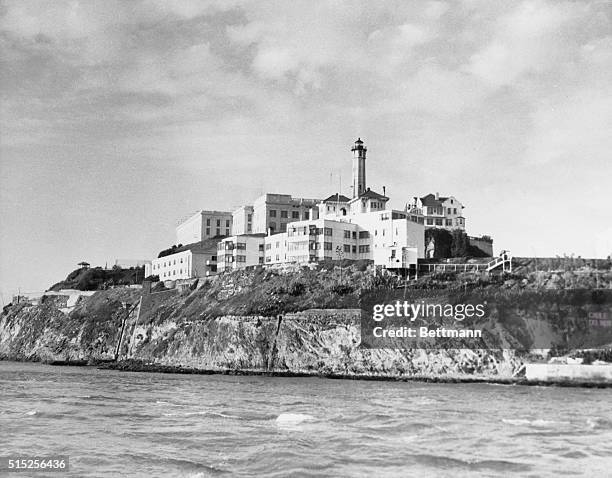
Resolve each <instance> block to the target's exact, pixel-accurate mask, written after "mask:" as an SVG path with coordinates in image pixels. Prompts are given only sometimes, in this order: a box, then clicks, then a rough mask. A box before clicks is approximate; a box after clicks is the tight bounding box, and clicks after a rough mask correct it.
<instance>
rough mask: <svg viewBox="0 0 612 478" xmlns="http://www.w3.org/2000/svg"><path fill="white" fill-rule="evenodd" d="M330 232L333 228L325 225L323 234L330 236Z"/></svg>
mask: <svg viewBox="0 0 612 478" xmlns="http://www.w3.org/2000/svg"><path fill="white" fill-rule="evenodd" d="M332 232H333V230H332V228H331V227H326V228H325V235H326V236H331V235H332Z"/></svg>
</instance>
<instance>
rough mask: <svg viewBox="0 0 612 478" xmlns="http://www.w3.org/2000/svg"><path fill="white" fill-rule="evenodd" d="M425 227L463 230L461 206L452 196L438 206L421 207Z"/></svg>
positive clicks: (463, 221) (463, 220)
mask: <svg viewBox="0 0 612 478" xmlns="http://www.w3.org/2000/svg"><path fill="white" fill-rule="evenodd" d="M422 209H423V215H424V216H425V227H439V228H444V229H465V218H464V217H463V209H464V207H463V205H462V204H461V203H460V202H459V201H458V200H457V198H455V197H454V196H450V197H448V198H447V199H446V200H445V201H444V202H443V203H442V204H441V205H440V206H423V208H422Z"/></svg>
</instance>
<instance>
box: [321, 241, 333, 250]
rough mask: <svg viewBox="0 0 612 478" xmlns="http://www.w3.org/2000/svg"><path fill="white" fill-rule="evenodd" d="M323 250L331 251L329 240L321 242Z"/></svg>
mask: <svg viewBox="0 0 612 478" xmlns="http://www.w3.org/2000/svg"><path fill="white" fill-rule="evenodd" d="M323 250H325V251H331V250H332V243H331V242H325V243H323Z"/></svg>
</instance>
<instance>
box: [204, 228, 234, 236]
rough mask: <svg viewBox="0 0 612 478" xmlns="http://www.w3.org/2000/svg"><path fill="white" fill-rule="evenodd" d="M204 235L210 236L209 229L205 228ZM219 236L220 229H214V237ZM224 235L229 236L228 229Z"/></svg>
mask: <svg viewBox="0 0 612 478" xmlns="http://www.w3.org/2000/svg"><path fill="white" fill-rule="evenodd" d="M206 235H207V236H210V227H207V228H206ZM220 235H221V229H220V228H217V229H216V232H215V236H220ZM225 235H226V236H229V235H230V230H229V229H226V230H225Z"/></svg>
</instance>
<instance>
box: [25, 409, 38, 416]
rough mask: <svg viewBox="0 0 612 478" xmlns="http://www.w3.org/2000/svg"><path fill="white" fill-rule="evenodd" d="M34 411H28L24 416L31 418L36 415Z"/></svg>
mask: <svg viewBox="0 0 612 478" xmlns="http://www.w3.org/2000/svg"><path fill="white" fill-rule="evenodd" d="M36 413H37V412H36V410H30V411H29V412H25V413H24V415H27V416H28V417H31V416H33V415H36Z"/></svg>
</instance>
